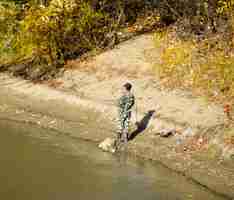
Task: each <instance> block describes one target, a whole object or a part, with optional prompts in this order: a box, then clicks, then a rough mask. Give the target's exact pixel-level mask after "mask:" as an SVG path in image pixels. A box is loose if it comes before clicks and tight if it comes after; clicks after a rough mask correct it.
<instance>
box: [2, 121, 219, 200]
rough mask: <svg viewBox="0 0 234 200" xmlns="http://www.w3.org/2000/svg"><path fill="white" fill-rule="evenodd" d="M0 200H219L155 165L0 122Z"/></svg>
mask: <svg viewBox="0 0 234 200" xmlns="http://www.w3.org/2000/svg"><path fill="white" fill-rule="evenodd" d="M0 133H1V139H0V200H83V199H84V200H99V199H100V200H101V199H103V200H125V199H130V200H131V199H133V200H157V199H158V200H167V199H168V200H177V199H178V200H190V199H194V200H219V199H222V198H221V197H218V196H216V195H215V194H213V193H211V192H210V191H208V190H206V189H205V188H203V187H201V186H199V185H197V184H195V183H193V182H191V181H189V180H186V178H185V177H183V176H181V175H178V174H176V173H174V172H172V171H170V170H168V169H166V168H164V167H162V166H161V165H160V164H152V163H151V162H146V161H144V162H143V161H141V160H136V159H134V160H133V159H131V158H128V157H127V156H125V155H120V156H116V155H115V156H113V155H111V154H108V153H103V152H101V151H100V150H99V149H98V148H97V147H96V145H95V144H92V143H89V142H84V141H79V140H77V139H74V138H71V137H69V136H65V135H63V134H59V133H57V132H53V131H48V130H44V129H39V128H38V127H36V126H31V125H25V124H24V125H23V124H17V123H13V122H7V121H0Z"/></svg>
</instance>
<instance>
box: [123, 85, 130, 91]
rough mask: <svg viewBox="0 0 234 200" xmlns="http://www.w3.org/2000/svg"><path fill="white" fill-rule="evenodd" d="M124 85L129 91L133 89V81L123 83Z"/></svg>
mask: <svg viewBox="0 0 234 200" xmlns="http://www.w3.org/2000/svg"><path fill="white" fill-rule="evenodd" d="M123 87H124V88H125V89H126V91H128V92H130V91H131V89H132V85H131V83H125V84H124V85H123Z"/></svg>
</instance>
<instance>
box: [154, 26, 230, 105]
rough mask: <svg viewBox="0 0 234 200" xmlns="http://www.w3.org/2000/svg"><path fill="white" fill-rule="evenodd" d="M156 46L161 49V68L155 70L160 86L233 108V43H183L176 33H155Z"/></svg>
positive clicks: (217, 39) (215, 39)
mask: <svg viewBox="0 0 234 200" xmlns="http://www.w3.org/2000/svg"><path fill="white" fill-rule="evenodd" d="M233 38H234V37H233ZM155 45H156V46H157V47H158V48H160V65H157V67H155V68H156V69H155V70H157V72H159V74H160V78H161V80H162V83H164V84H166V86H168V87H171V88H175V87H181V88H183V89H189V90H192V91H194V92H195V94H199V95H202V96H205V97H208V98H209V99H210V100H212V101H216V102H219V103H222V104H223V105H225V104H229V105H234V53H232V51H233V48H232V45H233V46H234V43H233V44H231V43H230V42H229V41H224V40H223V38H222V37H221V36H220V35H213V36H211V37H210V38H208V39H203V40H199V41H198V40H196V39H194V38H193V37H191V39H188V40H182V39H179V38H178V37H177V36H176V33H175V32H173V31H164V32H160V33H155ZM233 52H234V51H233Z"/></svg>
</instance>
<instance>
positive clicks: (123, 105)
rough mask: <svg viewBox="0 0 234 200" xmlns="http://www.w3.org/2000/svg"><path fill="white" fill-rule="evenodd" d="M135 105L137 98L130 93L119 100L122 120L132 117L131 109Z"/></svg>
mask: <svg viewBox="0 0 234 200" xmlns="http://www.w3.org/2000/svg"><path fill="white" fill-rule="evenodd" d="M134 103H135V97H134V95H133V94H131V93H129V94H127V95H123V96H121V97H120V98H119V100H118V107H119V115H120V117H121V118H126V117H129V116H130V113H131V108H132V107H133V105H134Z"/></svg>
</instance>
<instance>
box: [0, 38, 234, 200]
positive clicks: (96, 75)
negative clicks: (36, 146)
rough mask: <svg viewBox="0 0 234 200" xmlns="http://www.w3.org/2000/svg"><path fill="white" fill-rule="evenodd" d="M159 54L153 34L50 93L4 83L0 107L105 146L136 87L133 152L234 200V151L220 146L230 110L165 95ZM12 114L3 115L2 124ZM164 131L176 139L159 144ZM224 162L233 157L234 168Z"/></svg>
mask: <svg viewBox="0 0 234 200" xmlns="http://www.w3.org/2000/svg"><path fill="white" fill-rule="evenodd" d="M157 51H158V50H157V49H156V48H155V46H154V40H153V35H151V34H148V35H142V36H140V37H137V38H134V39H132V40H129V41H127V42H124V43H122V44H120V45H119V46H117V47H116V48H115V49H113V50H111V51H108V52H105V53H103V54H100V55H98V56H96V57H94V58H91V59H89V60H86V61H82V62H81V61H79V60H73V61H70V62H68V63H67V65H66V68H65V69H67V70H65V73H64V74H63V75H62V76H61V77H60V78H58V79H56V80H53V81H49V82H47V83H46V84H47V86H46V85H45V84H43V85H34V84H32V83H29V82H26V81H22V80H20V79H17V80H16V79H12V78H11V79H10V78H9V77H8V76H6V75H2V76H1V85H0V90H1V96H2V97H1V99H0V101H1V102H0V103H1V104H2V105H3V104H8V105H14V106H16V107H20V108H21V109H23V111H22V110H21V111H20V112H18V114H16V115H12V114H9V113H11V111H9V113H8V114H7V116H8V118H11V119H15V120H17V119H18V120H19V117H20V116H21V117H20V120H23V119H24V117H23V116H24V115H27V114H26V112H25V110H27V111H33V112H35V113H40V115H35V117H31V118H29V119H28V118H27V117H26V120H27V121H37V123H38V124H40V125H44V126H46V127H51V128H55V129H57V130H60V131H62V132H66V133H69V134H70V135H72V136H75V137H79V138H83V139H89V140H93V141H101V140H102V139H104V138H105V137H107V136H113V135H114V128H115V119H116V107H115V106H114V101H115V100H116V98H117V97H118V96H119V89H120V88H121V86H122V85H123V83H124V82H126V81H130V82H131V83H133V87H134V92H135V95H136V97H137V112H135V111H134V115H133V121H134V120H135V119H136V114H137V120H138V121H139V122H140V125H141V126H140V128H139V129H138V130H137V131H134V130H133V135H132V137H131V139H132V140H131V141H130V142H129V145H128V148H127V151H128V152H129V153H131V154H134V155H137V156H141V157H143V158H146V159H152V160H158V161H160V162H162V163H163V164H165V165H166V166H168V167H170V168H172V169H174V170H176V171H179V172H181V173H183V174H185V175H186V176H188V177H190V178H192V179H194V180H196V181H197V182H199V183H200V184H202V185H204V186H205V187H208V188H210V189H211V190H213V191H215V192H217V193H219V194H221V195H224V196H227V197H229V198H230V199H231V198H234V182H233V181H234V171H233V166H234V165H233V160H231V156H232V153H233V149H231V148H226V149H223V148H222V147H223V144H222V142H220V141H219V137H220V134H222V130H223V126H224V124H225V120H226V118H225V115H224V114H223V109H222V108H220V107H218V106H216V105H213V104H210V103H208V102H205V101H204V100H203V98H202V97H193V96H192V94H190V93H189V92H185V91H179V90H174V91H168V90H166V89H165V88H163V87H161V86H160V82H159V81H158V80H157V78H156V77H157V75H156V74H155V72H154V71H155V67H157V66H155V65H156V64H155V60H156V59H157V55H158V54H157ZM48 85H49V86H51V87H53V88H49V87H48ZM135 109H136V108H135ZM7 110H8V108H7V107H6V106H5V109H4V107H3V109H2V111H1V116H2V115H4V113H7ZM43 116H44V117H43ZM34 118H35V119H34ZM52 118H56V119H52ZM38 121H39V122H38ZM135 128H136V127H135V126H132V129H135ZM165 129H167V130H169V129H170V130H171V131H172V132H173V135H172V136H171V137H168V138H162V137H160V136H159V132H160V131H162V130H164V131H165ZM77 130H79V132H78V131H77ZM216 151H217V152H218V153H217V155H219V156H217V155H216ZM222 155H228V157H229V161H226V160H225V159H224V156H222Z"/></svg>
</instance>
